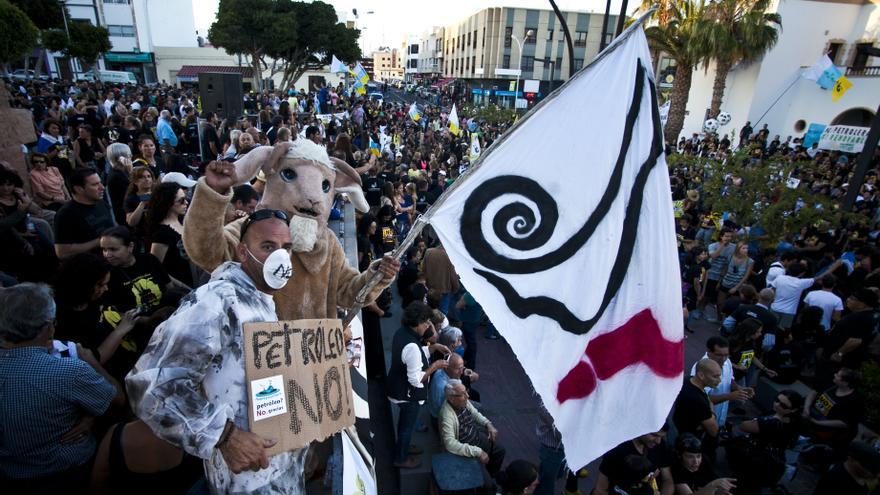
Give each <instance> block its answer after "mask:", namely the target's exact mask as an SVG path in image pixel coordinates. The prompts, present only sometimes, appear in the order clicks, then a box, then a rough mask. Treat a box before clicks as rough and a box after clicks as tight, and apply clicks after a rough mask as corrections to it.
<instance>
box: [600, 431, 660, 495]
mask: <svg viewBox="0 0 880 495" xmlns="http://www.w3.org/2000/svg"><path fill="white" fill-rule="evenodd" d="M665 436H666V432H664V431H658V432H656V433H649V434H647V435H642V436H640V437H636V438H634V439H632V440H629V441H627V442H623V443H622V444H620V445H618V446H617V447H614V448H613V449H611V450H609V451H608V452H607V453H605V455H604V456H602V463H601V464H600V465H599V478H598V479H597V480H596V488H595V491H594V492H593V493H594V494H595V495H606V494H615V493H617V491H616V490H615V487H617V486H618V484H620V483H622V482H625V481H627V479H626V478H627V472H628V469H627V464H626V459H627V457H629V456H633V455H635V456H640V457H644V458H646V459H647V460H648V461H649V462H650V463H651V466H652V467H653V471H654V474H655V476H656V479H659V483H658V485H659V486H658V488H660V489H661V490H662V492H663V493H672V490H673V483H672V472H671V471H670V466H671V465H672V455H671V453H670V452H669V449H668V448H667V447H666V444H665V442H664V438H665Z"/></svg>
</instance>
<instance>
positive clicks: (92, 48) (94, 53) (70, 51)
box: [62, 21, 113, 65]
mask: <svg viewBox="0 0 880 495" xmlns="http://www.w3.org/2000/svg"><path fill="white" fill-rule="evenodd" d="M68 29H69V31H70V42H69V43H68V44H67V46H65V47H64V49H63V50H62V52H64V54H65V55H67V56H68V57H73V58H78V59H80V61H82V62H85V63H87V64H89V65H94V64H95V62H96V61H97V60H98V57H100V56H101V54H102V53H106V52H108V51H110V49H111V48H113V45H112V44H111V43H110V33H109V32H108V31H107V28H105V27H102V26H95V25H94V24H92V23H90V22H80V21H78V22H71V23H70V25H69V27H68Z"/></svg>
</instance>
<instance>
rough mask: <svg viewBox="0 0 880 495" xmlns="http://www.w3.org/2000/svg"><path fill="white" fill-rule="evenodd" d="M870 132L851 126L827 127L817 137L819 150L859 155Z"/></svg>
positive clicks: (868, 129)
mask: <svg viewBox="0 0 880 495" xmlns="http://www.w3.org/2000/svg"><path fill="white" fill-rule="evenodd" d="M870 130H871V129H870V128H868V127H856V126H853V125H829V126H828V127H826V128H825V130H824V131H822V136H821V137H819V149H823V150H830V151H844V152H846V153H860V152H861V151H862V148H864V147H865V141H866V140H867V139H868V131H870ZM874 144H875V145H876V144H877V143H874Z"/></svg>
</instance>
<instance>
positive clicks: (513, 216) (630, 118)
mask: <svg viewBox="0 0 880 495" xmlns="http://www.w3.org/2000/svg"><path fill="white" fill-rule="evenodd" d="M635 72H636V74H635V85H634V89H633V96H632V101H631V103H630V107H629V110H628V112H627V116H626V123H625V125H624V128H623V129H624V130H623V132H624V134H623V139H622V141H621V146H620V152H619V153H618V157H617V162H616V163H615V165H614V169H613V170H612V173H611V177H610V178H609V180H608V185H607V187H606V188H605V191H604V192H603V193H602V197H601V198H600V199H599V202H598V204H597V205H596V207H595V209H593V211H592V212H591V213H590V215H589V218H587V220H586V222H585V223H584V225H583V226H581V228H580V229H578V231H577V232H575V233H574V234H573V235H572V236H571V237H570V238H568V239H566V240H565V242H563V243H562V244H561V245H560V246H559V247H557V248H556V249H554V250H552V251H549V252H546V253H544V254H542V255H539V256H534V257H530V258H529V257H526V258H511V257H509V256H506V255H504V254H501V253H499V252H498V250H497V249H496V247H495V246H493V245H492V242H490V241H489V240H488V239H487V238H486V233H485V232H484V231H483V216H484V215H485V214H486V212H487V210H488V211H492V210H489V209H488V207H489V206H490V204H491V203H492V202H494V201H496V200H499V199H503V200H505V201H506V200H511V201H510V202H509V203H507V204H505V205H503V206H501V207H500V208H499V209H498V210H497V211H495V213H494V216H493V218H492V221H491V223H492V232H493V233H494V235H495V237H496V238H497V239H498V241H499V242H501V243H503V244H504V245H506V246H507V247H509V248H511V249H513V250H516V251H523V252H524V251H530V250H534V249H538V248H540V247H542V246H544V245H546V244H547V242H549V241H550V239H551V238H552V237H553V234H554V232H555V230H556V225H557V222H558V220H559V208H558V206H557V204H556V201H555V199H554V198H553V197H552V196H551V195H550V193H548V192H547V191H546V190H545V189H544V188H543V187H541V185H540V184H538V183H537V182H536V181H534V180H533V179H529V178H527V177H521V176H517V175H502V176H498V177H495V178H492V179H489V180H487V181H486V182H484V183H482V184H480V186H479V187H477V188H476V189H474V191H473V192H472V193H471V195H470V196H469V197H468V198H467V200H465V203H464V211H463V212H462V215H461V220H460V230H459V233H460V234H461V239H462V243H463V244H464V247H465V249H466V250H467V252H468V254H469V255H470V256H471V257H472V258H473V259H474V261H476V262H477V263H479V264H480V265H482V267H483V268H485V269H482V268H474V272H475V273H477V274H478V275H480V276H481V277H483V278H485V279H486V281H488V282H489V283H491V284H492V285H493V286H495V288H496V289H497V290H498V291H499V292H500V293H501V294H502V296H503V297H504V299H505V302H506V304H507V306H508V308H509V309H510V310H511V312H513V313H514V314H515V315H517V316H518V317H520V318H527V317H529V316H531V315H540V316H545V317H548V318H551V319H554V320H556V321H557V322H558V323H559V325H560V327H561V328H562V329H563V330H566V331H568V332H571V333H574V334H578V335H580V334H584V333H586V332H588V331H589V330H590V329H591V328H592V327H593V325H595V324H596V322H598V320H599V318H601V316H602V314H603V313H604V311H605V308H607V307H608V304H609V303H610V302H611V300H612V299H613V298H614V296H615V295H616V294H617V291H618V290H619V289H620V286H621V285H622V284H623V280H624V278H625V276H626V271H627V270H628V269H629V262H630V258H631V257H632V254H633V250H634V247H635V241H636V234H637V232H638V225H639V217H640V216H641V207H642V200H643V197H644V190H645V184H646V183H647V181H648V176H649V174H650V173H651V170H652V169H653V168H654V166H655V165H656V164H657V159H658V158H659V157H660V154H661V153H662V151H663V149H662V143H663V140H662V135H661V126H660V114H659V111H658V110H657V96H656V89H655V87H654V84H653V81H651V80H650V79H649V78H648V77H646V75H645V73H646V71H645V68H644V66H642V64H641V63H636V71H635ZM646 86H647V87H648V89H649V94H650V98H651V100H650V101H651V105H650V106H651V115H650V116H649V117H648V118H649V122H650V123H651V126H652V129H651V135H652V141H651V149H650V153H649V154H648V157H647V159H646V160H645V161H644V162H643V163H642V165H641V166H640V167H639V169H638V173H637V174H636V177H635V181H634V182H633V184H632V185H631V187H630V197H629V201H628V202H627V204H626V211H625V218H624V224H623V228H622V231H621V239H620V245H619V248H618V252H617V256H616V258H615V261H614V264H613V266H612V267H611V273H610V275H609V278H608V283H607V285H606V286H605V291H604V296H603V298H602V303H601V305H600V307H599V309H598V310H597V311H596V313H595V314H594V315H593V316H592V317H591V318H589V319H587V320H581V319H579V318H578V317H577V316H576V315H574V314H573V313H572V312H571V311H570V310H569V309H568V308H567V307H566V306H565V305H564V304H563V303H562V302H560V301H558V300H556V299H553V298H552V297H549V296H533V297H522V296H521V295H520V294H519V292H518V291H517V290H516V289H515V288H514V287H513V286H512V285H511V283H510V282H509V281H508V280H507V279H505V278H504V277H502V276H500V275H499V273H501V274H531V273H539V272H543V271H546V270H549V269H551V268H553V267H555V266H558V265H560V264H562V263H564V262H565V261H567V260H568V259H570V258H571V257H572V256H574V255H575V254H576V253H577V252H578V251H579V250H580V249H581V248H582V247H583V246H584V245H585V244H586V243H587V241H589V239H590V237H592V235H593V233H594V232H595V231H596V228H597V227H598V226H599V224H600V223H601V222H602V221H603V220H604V219H605V216H606V215H607V214H608V212H609V211H610V210H611V207H612V205H613V203H614V200H615V199H616V198H617V196H618V194H619V193H620V189H621V186H622V180H623V171H624V166H625V162H626V157H627V154H628V153H629V152H630V144H631V142H632V135H633V131H634V129H635V128H636V122H637V120H638V118H639V110H640V108H641V106H642V98H643V96H644V92H645V91H644V90H645V87H646ZM581 180H583V178H581ZM517 196H519V197H520V198H525V199H526V200H528V201H529V202H531V203H532V204H531V205H530V204H527V203H526V202H524V201H522V200H517V199H515V198H516V197H517ZM490 270H491V271H490Z"/></svg>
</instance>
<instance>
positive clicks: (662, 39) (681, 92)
mask: <svg viewBox="0 0 880 495" xmlns="http://www.w3.org/2000/svg"><path fill="white" fill-rule="evenodd" d="M665 5H666V10H665V11H664V12H661V11H660V10H658V11H657V12H655V14H654V17H655V18H656V17H659V16H660V15H661V13H662V15H663V18H664V19H665V21H666V24H663V25H659V24H658V25H654V26H650V27H648V28H647V29H645V36H647V38H648V44H649V45H650V46H651V49H652V50H653V51H659V52H665V53H666V54H667V55H669V57H671V58H672V59H674V60H675V62H676V69H675V82H674V83H673V86H672V94H671V95H670V98H669V99H670V104H669V117H668V118H667V120H666V128H665V136H666V141H667V142H671V143H675V141H676V139H678V134H679V133H680V132H681V128H682V126H683V125H684V115H685V110H686V109H687V102H688V95H689V93H690V89H691V76H692V75H693V69H694V67H696V65H697V64H698V63H699V61H700V60H701V59H703V58H704V53H703V47H702V46H701V45H699V44H698V43H697V42H696V36H697V29H698V26H699V23H700V22H701V21H702V19H703V16H704V12H705V10H706V4H705V1H704V0H670V1H669V2H667V3H666V4H665Z"/></svg>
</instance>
